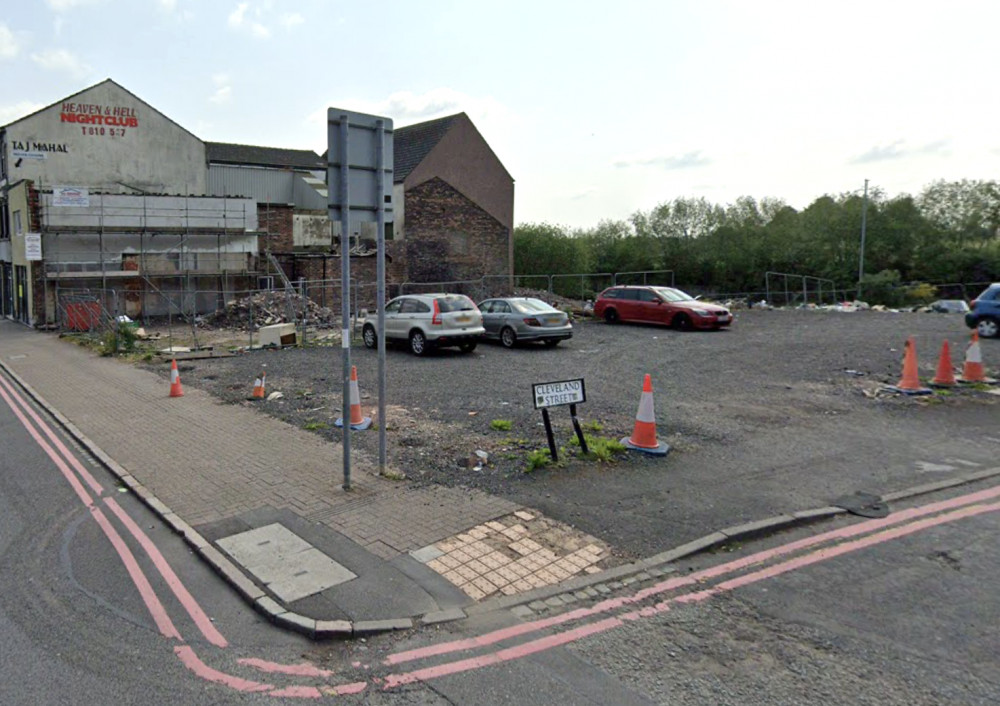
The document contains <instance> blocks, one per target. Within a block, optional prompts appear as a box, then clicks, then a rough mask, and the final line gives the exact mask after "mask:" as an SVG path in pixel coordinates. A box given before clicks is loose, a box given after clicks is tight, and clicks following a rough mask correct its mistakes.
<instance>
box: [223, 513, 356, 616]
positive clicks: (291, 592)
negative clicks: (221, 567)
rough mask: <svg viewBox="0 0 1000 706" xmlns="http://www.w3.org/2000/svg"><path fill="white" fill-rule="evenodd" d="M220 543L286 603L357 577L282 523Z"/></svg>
mask: <svg viewBox="0 0 1000 706" xmlns="http://www.w3.org/2000/svg"><path fill="white" fill-rule="evenodd" d="M218 545H219V546H220V547H222V549H224V550H225V551H226V553H227V554H229V556H231V557H232V558H233V559H235V560H236V561H237V562H239V564H240V565H242V566H243V568H245V569H246V570H247V571H249V572H250V573H251V574H253V575H254V576H256V577H257V578H258V579H259V580H260V582H261V583H263V584H264V585H265V586H267V587H268V589H270V590H271V591H272V592H273V593H274V594H275V595H276V596H278V598H280V599H281V600H283V601H285V602H291V601H296V600H298V599H300V598H305V597H306V596H311V595H313V594H314V593H319V592H320V591H325V590H326V589H328V588H331V587H333V586H336V585H338V584H342V583H345V582H347V581H350V580H351V579H354V578H357V575H356V574H354V573H353V572H351V571H350V570H349V569H347V568H346V567H344V566H342V565H340V564H338V563H337V562H335V561H334V560H333V559H331V558H330V557H328V556H327V555H326V554H324V553H323V552H321V551H320V550H319V549H317V548H316V547H314V546H313V545H311V544H309V542H307V541H305V540H304V539H302V538H301V537H299V536H298V535H297V534H295V533H294V532H292V531H291V530H289V529H288V528H286V527H285V526H284V525H281V524H278V523H274V524H272V525H266V526H265V527H260V528H258V529H253V530H250V531H248V532H241V533H239V534H234V535H230V536H229V537H224V538H223V539H220V540H219V541H218Z"/></svg>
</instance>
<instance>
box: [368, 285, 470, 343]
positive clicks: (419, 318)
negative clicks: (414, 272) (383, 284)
mask: <svg viewBox="0 0 1000 706" xmlns="http://www.w3.org/2000/svg"><path fill="white" fill-rule="evenodd" d="M485 332H486V329H484V328H483V315H482V314H481V313H480V311H479V308H478V307H477V306H476V304H475V302H473V301H472V300H471V299H469V298H468V297H467V296H465V295H464V294H404V295H403V296H401V297H396V298H395V299H391V300H390V301H389V302H388V303H387V304H386V305H385V342H386V343H393V342H395V343H403V342H405V343H406V344H407V345H408V346H409V348H410V352H412V353H413V354H414V355H425V354H427V353H429V352H430V351H431V350H432V349H434V348H446V347H448V346H457V347H458V349H459V350H460V351H462V352H463V353H471V352H472V351H474V350H475V349H476V345H477V344H478V343H479V339H480V337H482V335H483V334H484V333H485ZM361 337H362V339H363V340H364V342H365V347H367V348H375V347H376V346H378V332H377V331H376V330H375V324H374V323H373V322H371V321H369V322H367V323H365V325H364V327H363V328H362V329H361Z"/></svg>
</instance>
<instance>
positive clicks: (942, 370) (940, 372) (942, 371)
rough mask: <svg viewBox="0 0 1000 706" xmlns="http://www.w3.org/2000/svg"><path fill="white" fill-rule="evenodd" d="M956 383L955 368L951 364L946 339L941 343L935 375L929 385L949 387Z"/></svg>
mask: <svg viewBox="0 0 1000 706" xmlns="http://www.w3.org/2000/svg"><path fill="white" fill-rule="evenodd" d="M955 383H956V381H955V368H954V366H953V365H952V364H951V347H950V346H949V345H948V341H945V342H944V343H942V344H941V355H940V357H939V358H938V367H937V375H935V376H934V379H933V380H931V385H935V386H937V387H951V386H952V385H954V384H955Z"/></svg>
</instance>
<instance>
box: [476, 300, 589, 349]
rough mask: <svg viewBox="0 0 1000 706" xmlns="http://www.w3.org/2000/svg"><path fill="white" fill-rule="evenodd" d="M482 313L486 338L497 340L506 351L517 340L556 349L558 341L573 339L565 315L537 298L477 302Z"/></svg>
mask: <svg viewBox="0 0 1000 706" xmlns="http://www.w3.org/2000/svg"><path fill="white" fill-rule="evenodd" d="M479 310H480V311H481V312H483V328H485V329H486V334H485V335H486V338H493V339H497V340H499V341H500V343H502V344H503V345H504V346H505V347H506V348H513V347H514V346H515V345H517V343H518V342H519V341H542V342H543V343H544V344H545V345H547V346H557V345H559V341H565V340H566V339H568V338H572V337H573V324H571V323H570V321H569V316H568V315H567V314H566V312H563V311H559V310H558V309H556V308H555V307H552V306H550V305H548V304H546V303H545V302H543V301H542V300H541V299H533V298H531V297H504V298H500V299H486V300H485V301H482V302H479Z"/></svg>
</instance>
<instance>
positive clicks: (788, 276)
mask: <svg viewBox="0 0 1000 706" xmlns="http://www.w3.org/2000/svg"><path fill="white" fill-rule="evenodd" d="M764 288H765V293H764V298H765V299H766V301H767V303H768V304H771V305H773V306H803V305H806V304H810V303H811V304H824V303H830V304H835V303H836V302H837V301H838V299H837V296H838V295H837V287H836V283H835V282H834V281H833V280H832V279H824V278H822V277H812V276H810V275H799V274H794V273H791V272H765V273H764ZM840 291H841V293H842V294H844V290H840ZM810 299H811V301H810Z"/></svg>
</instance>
